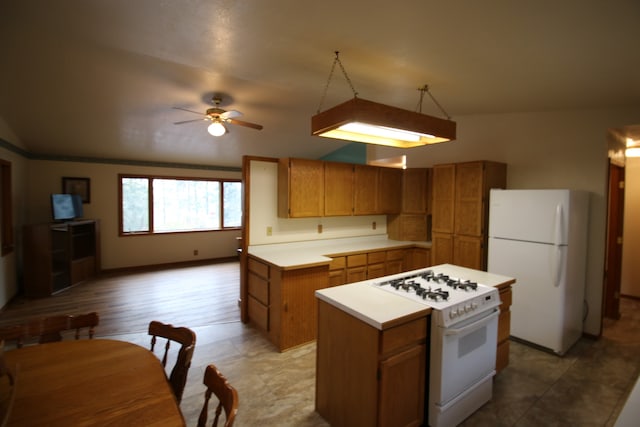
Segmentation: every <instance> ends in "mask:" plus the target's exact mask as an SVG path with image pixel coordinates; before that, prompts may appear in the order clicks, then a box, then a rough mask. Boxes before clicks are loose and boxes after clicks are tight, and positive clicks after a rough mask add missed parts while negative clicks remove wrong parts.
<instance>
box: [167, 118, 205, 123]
mask: <svg viewBox="0 0 640 427" xmlns="http://www.w3.org/2000/svg"><path fill="white" fill-rule="evenodd" d="M207 120H208V118H207V117H203V118H201V119H192V120H182V121H180V122H173V124H174V125H183V124H185V123H192V122H201V121H207Z"/></svg>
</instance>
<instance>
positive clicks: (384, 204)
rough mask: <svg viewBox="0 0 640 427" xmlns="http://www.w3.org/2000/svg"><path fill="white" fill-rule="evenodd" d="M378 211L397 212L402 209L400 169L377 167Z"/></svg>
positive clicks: (384, 212) (381, 212)
mask: <svg viewBox="0 0 640 427" xmlns="http://www.w3.org/2000/svg"><path fill="white" fill-rule="evenodd" d="M377 197H378V209H377V211H378V213H380V214H398V213H400V211H401V210H402V169H396V168H385V167H381V168H378V196H377Z"/></svg>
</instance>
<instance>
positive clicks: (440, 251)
mask: <svg viewBox="0 0 640 427" xmlns="http://www.w3.org/2000/svg"><path fill="white" fill-rule="evenodd" d="M431 243H432V246H431V257H432V260H431V261H432V262H433V265H439V264H452V263H453V234H448V233H433V237H432V241H431Z"/></svg>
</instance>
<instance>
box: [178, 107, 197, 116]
mask: <svg viewBox="0 0 640 427" xmlns="http://www.w3.org/2000/svg"><path fill="white" fill-rule="evenodd" d="M173 108H174V109H175V110H182V111H187V112H189V113H193V114H197V115H199V116H203V115H204V114H202V112H201V111H193V110H189V109H186V108H182V107H173Z"/></svg>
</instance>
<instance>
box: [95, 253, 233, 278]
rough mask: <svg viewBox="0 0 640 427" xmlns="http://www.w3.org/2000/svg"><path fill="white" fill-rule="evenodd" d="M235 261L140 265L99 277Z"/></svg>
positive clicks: (229, 259) (218, 259)
mask: <svg viewBox="0 0 640 427" xmlns="http://www.w3.org/2000/svg"><path fill="white" fill-rule="evenodd" d="M233 261H238V257H237V256H232V257H224V258H207V259H200V260H196V261H180V262H169V263H163V264H149V265H138V266H133V267H121V268H108V269H104V270H101V271H100V273H99V276H105V275H118V274H129V273H139V272H144V271H156V270H168V269H172V268H183V267H196V266H199V265H210V264H221V263H224V262H233Z"/></svg>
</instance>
